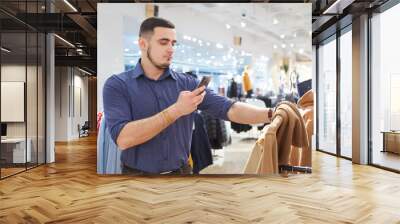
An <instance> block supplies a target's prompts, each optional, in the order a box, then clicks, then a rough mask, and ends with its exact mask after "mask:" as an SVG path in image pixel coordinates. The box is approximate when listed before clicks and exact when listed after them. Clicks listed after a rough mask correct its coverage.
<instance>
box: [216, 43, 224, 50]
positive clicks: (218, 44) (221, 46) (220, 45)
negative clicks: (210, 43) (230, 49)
mask: <svg viewBox="0 0 400 224" xmlns="http://www.w3.org/2000/svg"><path fill="white" fill-rule="evenodd" d="M215 46H216V47H217V48H219V49H222V48H224V46H223V45H222V44H220V43H217V44H216V45H215Z"/></svg>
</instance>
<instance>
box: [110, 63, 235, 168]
mask: <svg viewBox="0 0 400 224" xmlns="http://www.w3.org/2000/svg"><path fill="white" fill-rule="evenodd" d="M198 83H199V80H198V79H196V78H195V77H193V76H191V75H187V74H184V73H178V72H175V71H173V70H171V69H169V68H168V69H166V70H165V72H164V73H163V74H162V75H161V77H160V78H159V79H158V80H151V79H149V78H147V77H146V76H145V75H144V71H143V68H142V66H141V64H140V60H139V62H138V63H137V65H136V67H135V68H134V69H133V70H130V71H126V72H123V73H121V74H118V75H112V76H111V77H110V78H108V79H107V81H106V83H105V84H104V88H103V105H104V116H105V119H106V126H107V128H108V130H109V131H110V134H111V137H112V138H113V140H114V142H116V140H117V138H118V135H119V133H120V132H121V130H122V128H123V127H124V126H125V125H126V124H127V123H128V122H131V121H136V120H140V119H144V118H148V117H151V116H153V115H155V114H157V113H159V112H161V111H162V110H164V109H166V108H167V107H169V106H171V105H172V104H174V103H175V102H176V100H177V99H178V96H179V93H180V92H181V91H185V90H189V91H192V90H194V89H195V88H196V87H197V84H198ZM232 104H233V101H231V100H229V99H227V98H225V97H222V96H219V95H217V94H216V93H215V92H214V91H212V90H210V89H206V95H205V97H204V100H203V102H202V103H201V104H200V105H199V106H198V109H200V110H202V111H207V112H208V113H210V114H212V115H213V116H215V117H217V118H221V119H224V120H228V117H227V112H228V110H229V108H230V107H231V106H232ZM193 122H194V114H193V113H192V114H189V115H186V116H183V117H180V118H179V119H178V120H176V121H175V122H174V123H173V124H171V125H170V126H169V127H167V128H166V129H164V130H163V131H162V132H160V133H159V134H158V135H156V136H155V137H153V138H152V139H150V140H149V141H147V142H145V143H142V144H140V145H137V146H134V147H131V148H129V149H126V150H124V151H122V154H121V162H122V163H124V164H125V165H127V166H129V167H131V168H135V169H139V170H142V171H146V172H150V173H161V172H165V171H171V170H175V169H178V168H179V167H181V166H182V165H184V164H186V163H187V161H188V158H189V152H190V145H191V140H192V132H193Z"/></svg>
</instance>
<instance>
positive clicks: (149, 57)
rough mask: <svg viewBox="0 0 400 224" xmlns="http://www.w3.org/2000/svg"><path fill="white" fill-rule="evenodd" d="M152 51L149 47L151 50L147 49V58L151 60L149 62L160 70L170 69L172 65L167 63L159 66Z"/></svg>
mask: <svg viewBox="0 0 400 224" xmlns="http://www.w3.org/2000/svg"><path fill="white" fill-rule="evenodd" d="M150 51H151V46H149V48H148V49H147V58H148V59H149V61H150V62H151V63H152V64H153V65H154V66H155V67H156V68H158V69H166V68H168V67H169V65H170V63H165V64H157V63H156V62H155V61H154V60H153V58H152V57H151V55H150Z"/></svg>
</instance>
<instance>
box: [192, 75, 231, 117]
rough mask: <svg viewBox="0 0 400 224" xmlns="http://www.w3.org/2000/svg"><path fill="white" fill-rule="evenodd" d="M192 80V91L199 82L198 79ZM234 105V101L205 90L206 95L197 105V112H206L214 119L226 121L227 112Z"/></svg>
mask: <svg viewBox="0 0 400 224" xmlns="http://www.w3.org/2000/svg"><path fill="white" fill-rule="evenodd" d="M193 80H194V87H193V88H192V90H194V89H195V88H196V86H197V85H198V83H200V81H199V80H198V79H193ZM234 103H235V101H233V100H230V99H228V98H226V97H224V96H220V95H218V94H217V93H215V92H214V91H213V90H212V89H209V88H207V89H206V95H205V96H204V99H203V102H202V103H201V104H200V105H199V107H198V108H199V110H202V111H206V112H207V113H209V114H211V115H212V116H214V117H215V118H219V119H223V120H226V121H228V120H229V118H228V111H229V109H230V108H231V106H232V105H233V104H234Z"/></svg>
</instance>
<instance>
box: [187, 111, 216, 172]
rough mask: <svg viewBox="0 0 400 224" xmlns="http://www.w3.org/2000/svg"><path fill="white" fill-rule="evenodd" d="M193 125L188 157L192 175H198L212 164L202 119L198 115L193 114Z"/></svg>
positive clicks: (209, 146)
mask: <svg viewBox="0 0 400 224" xmlns="http://www.w3.org/2000/svg"><path fill="white" fill-rule="evenodd" d="M194 123H195V128H194V130H193V135H192V143H191V146H190V155H191V158H192V160H193V173H194V174H198V173H199V172H200V171H201V170H202V169H204V168H206V167H207V166H209V165H211V164H213V158H212V153H211V145H210V142H209V139H208V135H207V131H206V127H205V123H204V119H203V117H202V116H201V115H200V114H199V113H195V116H194Z"/></svg>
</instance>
